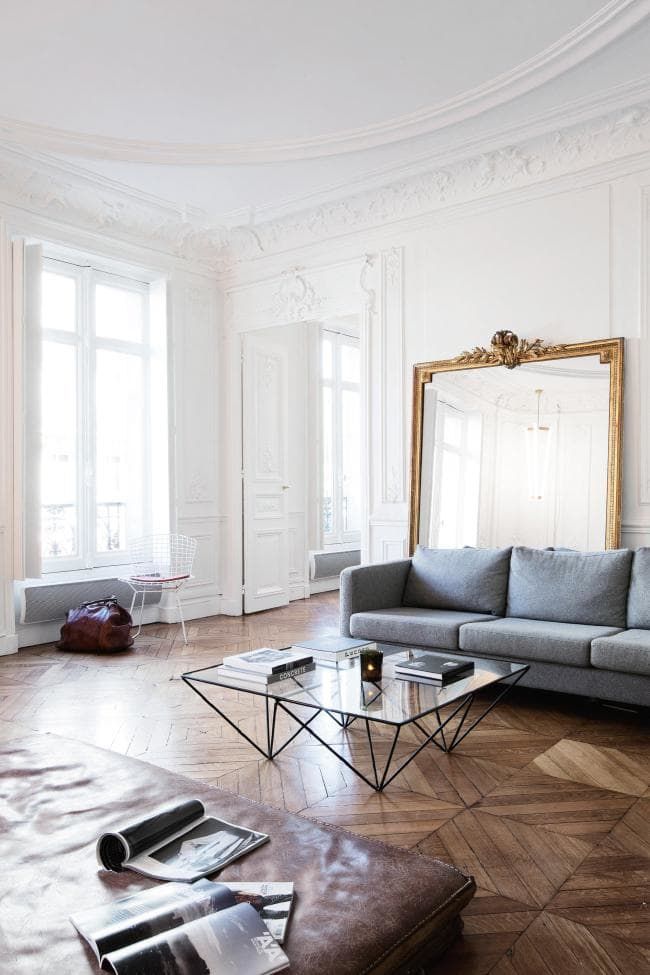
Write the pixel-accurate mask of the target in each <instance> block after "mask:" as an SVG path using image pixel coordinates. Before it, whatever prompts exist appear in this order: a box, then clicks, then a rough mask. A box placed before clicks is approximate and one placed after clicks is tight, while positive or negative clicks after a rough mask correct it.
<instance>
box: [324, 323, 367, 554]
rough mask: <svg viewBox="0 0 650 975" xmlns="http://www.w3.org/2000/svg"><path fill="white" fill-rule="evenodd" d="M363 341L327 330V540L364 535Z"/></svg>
mask: <svg viewBox="0 0 650 975" xmlns="http://www.w3.org/2000/svg"><path fill="white" fill-rule="evenodd" d="M359 381H360V355H359V340H358V339H357V338H354V337H353V336H350V335H343V334H341V333H338V332H330V331H327V330H325V329H323V331H322V333H321V417H322V477H323V481H322V499H321V500H322V515H323V516H322V531H323V544H324V545H336V544H342V543H345V542H358V541H359V540H360V538H361V402H360V392H359Z"/></svg>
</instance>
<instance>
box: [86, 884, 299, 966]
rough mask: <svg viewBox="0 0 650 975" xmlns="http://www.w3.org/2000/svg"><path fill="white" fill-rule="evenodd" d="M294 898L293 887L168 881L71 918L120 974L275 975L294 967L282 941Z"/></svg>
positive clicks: (100, 959) (100, 957)
mask: <svg viewBox="0 0 650 975" xmlns="http://www.w3.org/2000/svg"><path fill="white" fill-rule="evenodd" d="M292 898H293V884H292V883H239V882H237V881H235V882H233V883H230V884H221V883H213V882H212V881H210V880H199V881H197V882H196V883H194V884H184V883H169V884H164V885H163V886H161V887H154V888H152V889H150V890H144V891H141V892H139V893H137V894H131V895H129V896H127V897H121V898H119V899H118V900H116V901H113V902H112V903H110V904H103V905H101V906H99V907H93V908H90V909H89V910H86V911H81V912H79V913H78V914H74V915H73V916H72V917H71V918H70V921H71V922H72V924H73V925H74V927H75V928H76V929H77V931H78V932H79V934H81V935H82V937H84V938H85V939H86V941H87V942H88V944H89V945H90V947H91V948H92V949H93V951H94V952H95V955H96V956H97V960H98V962H99V963H100V965H101V967H102V968H103V969H105V970H106V971H113V972H115V973H117V975H148V973H149V972H151V973H152V975H158V973H163V972H164V973H173V975H175V973H177V972H178V973H179V975H184V973H185V972H187V971H192V972H194V971H196V972H202V973H204V975H205V973H210V975H221V973H224V975H225V973H228V975H270V973H272V972H279V971H282V969H283V968H286V966H287V965H288V964H289V962H288V959H287V956H286V955H285V954H284V952H283V951H282V949H281V948H280V947H279V944H278V941H279V940H281V939H282V938H283V937H284V934H285V932H286V927H287V921H288V918H289V912H290V910H291V903H292ZM267 915H269V916H267ZM272 932H273V933H275V934H277V935H278V937H277V938H274V937H273V934H272ZM190 962H192V963H193V964H192V965H190ZM199 962H202V963H203V967H201V966H200V965H199V964H198V963H199Z"/></svg>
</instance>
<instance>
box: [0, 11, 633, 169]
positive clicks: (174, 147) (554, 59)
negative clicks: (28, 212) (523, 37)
mask: <svg viewBox="0 0 650 975" xmlns="http://www.w3.org/2000/svg"><path fill="white" fill-rule="evenodd" d="M649 15H650V0H608V2H607V3H605V4H604V5H603V6H602V7H601V8H600V9H599V10H597V11H596V12H595V13H594V14H593V15H592V16H591V17H589V18H587V20H585V21H584V22H583V23H581V24H579V25H578V26H577V27H575V28H574V29H573V30H571V31H569V32H568V33H567V34H565V35H563V36H562V37H561V38H559V39H558V40H557V41H555V42H554V43H553V44H551V45H549V46H548V47H547V48H545V49H544V50H543V51H541V52H540V53H539V54H537V55H535V56H534V57H532V58H529V59H528V60H526V61H524V62H522V63H521V64H519V65H517V66H516V67H514V68H512V69H511V70H509V71H506V72H503V73H502V74H499V75H497V76H496V77H495V78H492V79H490V80H489V81H487V82H485V83H484V84H482V85H479V86H476V87H474V88H471V89H468V90H467V91H465V92H463V93H461V94H460V95H457V96H455V97H453V98H450V99H448V100H446V101H444V102H440V103H438V104H435V105H430V106H427V107H425V108H423V109H419V110H418V111H416V112H410V113H407V114H405V115H401V116H399V117H396V118H392V119H388V120H385V121H383V122H378V123H375V124H373V125H367V126H362V127H359V128H355V129H345V130H342V131H340V132H333V133H328V134H326V135H320V136H316V137H313V138H308V139H284V140H280V141H277V142H275V141H271V140H263V141H258V142H242V143H216V144H200V143H173V142H156V141H145V140H139V139H120V138H115V137H111V136H102V135H100V134H98V133H82V132H74V131H69V130H66V129H59V128H52V127H50V126H46V125H39V124H37V123H33V122H26V121H21V120H19V119H11V118H0V138H1V139H2V140H4V141H6V142H11V143H14V144H17V145H21V146H28V147H31V148H33V149H36V150H39V151H44V152H52V153H64V154H65V155H68V156H83V157H86V158H100V159H110V160H116V161H121V162H140V163H145V162H146V163H152V162H153V163H159V164H172V165H173V164H176V165H179V164H180V165H233V164H241V165H243V164H247V165H248V164H259V163H269V162H289V161H296V160H304V159H316V158H320V157H323V156H333V155H340V154H343V153H349V152H362V151H365V150H368V149H374V148H377V147H378V146H386V145H390V144H392V143H395V142H401V141H404V140H406V139H413V138H417V137H420V136H424V135H430V134H431V133H433V132H436V131H438V130H440V129H443V128H446V127H448V126H450V125H455V124H457V123H459V122H463V121H465V120H467V119H470V118H474V117H475V116H477V115H480V114H482V113H484V112H487V111H490V110H491V109H494V108H497V107H499V106H500V105H503V104H505V103H506V102H509V101H512V100H513V99H514V98H518V97H520V96H521V95H525V94H526V93H527V92H529V91H532V90H533V89H535V88H538V87H539V86H540V85H543V84H546V83H548V82H549V81H553V80H554V79H555V78H557V77H559V76H560V75H562V74H564V73H565V72H566V71H570V70H571V69H572V68H575V67H576V66H577V65H579V64H581V63H582V62H583V61H585V60H586V59H587V58H589V57H591V56H593V55H594V54H596V53H598V52H599V51H601V50H602V49H603V48H605V47H606V46H607V45H608V44H611V43H612V42H613V41H616V40H617V39H618V38H620V37H621V36H622V35H623V34H625V33H626V32H627V31H629V30H630V29H631V28H632V27H634V26H636V25H637V24H639V23H641V22H642V21H643V20H645V19H646V18H647V17H648V16H649Z"/></svg>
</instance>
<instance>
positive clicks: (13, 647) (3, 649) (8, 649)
mask: <svg viewBox="0 0 650 975" xmlns="http://www.w3.org/2000/svg"><path fill="white" fill-rule="evenodd" d="M17 651H18V635H17V634H16V633H12V635H11V636H0V656H4V655H5V654H8V653H17Z"/></svg>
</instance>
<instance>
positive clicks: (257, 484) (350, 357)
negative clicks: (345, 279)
mask: <svg viewBox="0 0 650 975" xmlns="http://www.w3.org/2000/svg"><path fill="white" fill-rule="evenodd" d="M242 343H243V344H242V363H243V366H242V390H243V403H242V407H243V408H242V423H243V426H242V454H243V549H244V587H243V590H244V593H243V595H244V612H245V613H254V612H259V611H261V610H265V609H270V608H273V607H277V606H284V605H287V604H288V603H289V602H290V601H292V600H295V599H304V598H307V597H308V596H310V595H311V594H312V593H316V592H324V591H327V590H332V589H338V586H339V576H340V573H341V571H342V569H343V568H345V567H346V566H348V565H357V564H359V562H360V553H361V542H362V536H363V533H364V525H363V523H362V522H363V511H364V510H365V507H366V506H365V503H364V498H365V491H366V486H365V484H364V482H363V465H362V462H361V461H362V430H363V422H364V416H363V412H364V390H363V389H362V375H363V374H362V368H361V360H362V349H361V347H360V336H359V319H358V317H357V316H345V317H341V318H336V319H328V320H327V321H323V322H310V323H299V324H295V325H282V326H274V327H272V328H267V329H262V330H259V331H255V332H248V333H246V334H245V335H244V336H243V340H242Z"/></svg>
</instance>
